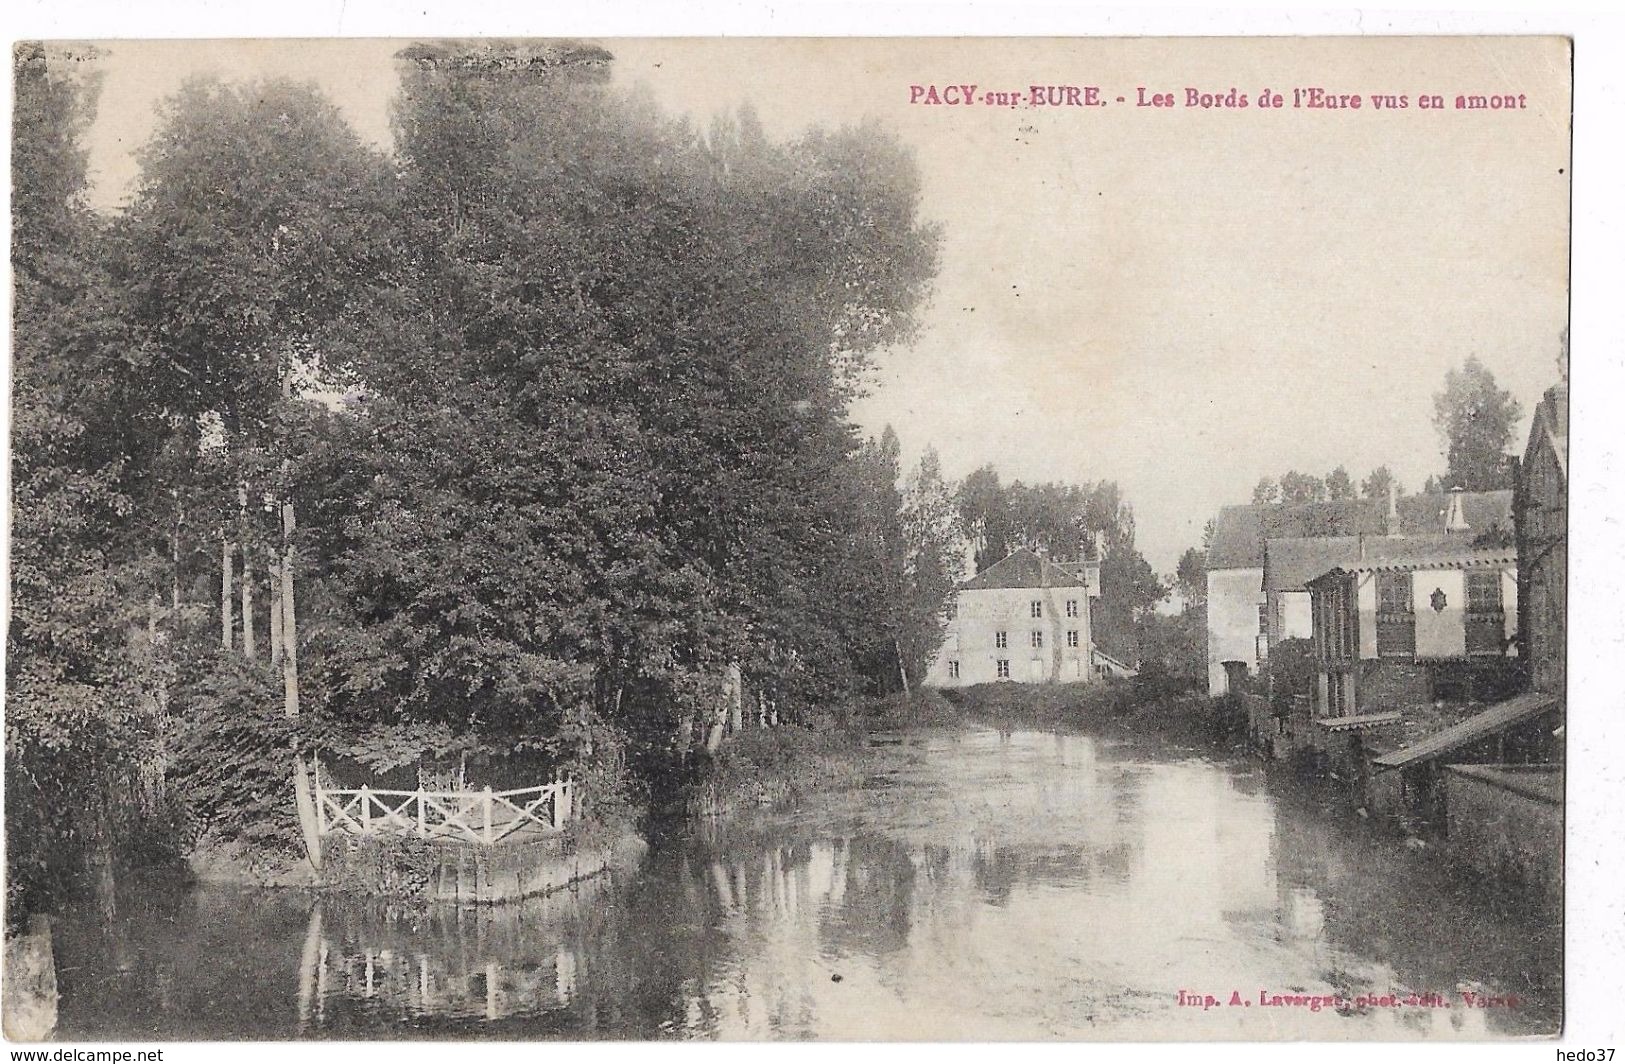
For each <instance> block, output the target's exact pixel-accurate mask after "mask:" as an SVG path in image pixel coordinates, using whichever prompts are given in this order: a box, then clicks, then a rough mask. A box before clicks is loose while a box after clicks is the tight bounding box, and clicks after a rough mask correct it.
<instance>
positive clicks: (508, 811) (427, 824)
mask: <svg viewBox="0 0 1625 1064" xmlns="http://www.w3.org/2000/svg"><path fill="white" fill-rule="evenodd" d="M574 814H575V784H574V783H573V782H572V781H570V780H560V781H557V782H554V783H548V784H544V785H542V786H540V787H521V788H519V789H518V790H512V791H493V790H492V789H491V788H489V787H487V788H485V789H484V790H482V791H426V790H422V789H421V788H420V789H418V790H415V791H375V790H373V789H372V788H370V787H360V788H356V789H353V790H350V789H345V790H329V789H327V788H325V787H323V786H322V785H321V783H320V781H318V782H317V785H316V817H317V821H318V824H319V826H320V830H321V833H322V834H323V835H332V834H335V833H339V834H347V835H405V836H411V837H414V838H420V839H448V840H455V841H458V842H473V843H480V844H483V845H486V846H489V845H492V844H493V843H498V842H501V841H503V840H504V839H507V838H510V837H511V836H514V835H518V834H525V835H534V834H538V833H549V834H551V833H554V832H558V831H562V830H563V829H564V825H565V824H566V823H568V822H569V820H570V818H571V817H572V816H573V815H574Z"/></svg>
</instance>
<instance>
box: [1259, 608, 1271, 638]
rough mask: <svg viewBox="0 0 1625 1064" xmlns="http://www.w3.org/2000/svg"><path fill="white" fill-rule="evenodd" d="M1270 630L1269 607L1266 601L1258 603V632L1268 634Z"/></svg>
mask: <svg viewBox="0 0 1625 1064" xmlns="http://www.w3.org/2000/svg"><path fill="white" fill-rule="evenodd" d="M1269 630H1270V608H1269V604H1268V603H1260V604H1259V607H1258V634H1259V635H1268V634H1269Z"/></svg>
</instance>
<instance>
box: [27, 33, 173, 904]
mask: <svg viewBox="0 0 1625 1064" xmlns="http://www.w3.org/2000/svg"><path fill="white" fill-rule="evenodd" d="M13 69H14V75H15V85H16V107H15V111H14V116H13V122H14V125H13V140H12V174H13V184H14V187H15V188H16V194H15V196H14V198H13V204H12V223H13V227H12V259H11V261H12V270H13V277H14V285H15V288H14V290H13V298H14V304H13V314H14V317H13V326H14V329H13V337H14V342H13V347H12V422H11V431H12V452H11V453H12V460H11V500H10V501H11V557H10V564H11V611H10V617H9V619H8V626H7V632H6V638H7V657H6V662H7V665H6V715H5V716H6V749H7V762H6V788H7V795H6V838H7V852H8V854H9V855H10V858H11V860H10V864H9V875H8V877H7V902H8V908H7V913H8V917H13V916H15V915H16V913H17V912H18V911H20V910H21V909H26V908H28V907H31V906H34V905H36V904H38V899H39V897H40V896H41V895H43V894H45V893H48V892H51V891H54V890H58V889H60V888H61V887H62V886H63V885H64V881H65V880H68V879H74V878H77V877H78V876H79V875H80V874H81V873H82V871H83V870H84V868H85V859H86V858H88V859H89V861H90V864H91V865H92V866H93V867H96V868H97V869H98V870H99V872H100V873H101V878H102V879H104V880H105V879H106V878H107V877H109V876H110V875H111V868H110V864H109V862H110V859H111V857H110V852H109V851H110V847H111V839H112V837H113V836H114V835H115V834H118V833H122V832H123V831H124V828H125V826H126V820H125V814H126V813H127V812H128V811H129V810H130V809H131V807H132V806H133V805H134V804H136V803H135V802H132V799H133V798H137V797H139V795H138V792H139V790H140V786H141V784H142V783H143V780H142V779H141V778H140V774H139V768H140V766H141V764H142V761H143V758H144V755H148V756H149V760H150V755H151V753H152V747H153V741H154V725H155V721H156V716H157V712H156V711H157V706H156V705H155V703H154V702H153V700H152V698H151V697H150V695H151V691H152V690H153V689H154V685H155V681H156V677H157V674H158V673H159V672H160V670H161V667H162V663H163V658H164V655H163V653H162V649H161V647H160V645H159V643H158V641H157V640H156V639H154V638H152V636H153V635H154V630H152V629H149V627H148V626H147V622H148V620H149V603H148V601H147V597H146V596H145V595H139V594H132V592H131V588H132V586H137V585H139V583H140V581H141V577H142V575H143V573H144V572H146V571H148V570H150V565H149V564H148V562H149V561H150V560H149V559H147V558H146V557H144V556H143V554H142V552H141V551H140V550H139V545H138V542H137V539H136V538H135V537H132V536H131V535H130V532H129V524H130V518H131V515H132V513H133V511H134V509H135V501H134V500H135V496H136V495H137V494H138V485H137V480H138V477H139V474H138V466H139V464H140V462H141V461H142V460H143V459H145V458H149V457H150V455H151V447H150V439H151V432H150V431H149V428H148V426H147V425H146V424H145V422H146V420H147V419H146V418H145V417H144V415H143V412H142V411H143V403H142V402H141V395H142V387H143V382H142V380H141V375H140V373H139V365H138V363H139V345H138V344H137V343H135V342H134V340H133V338H132V337H131V336H130V334H129V330H128V329H127V327H126V325H125V323H124V322H123V321H122V320H121V308H120V306H119V303H118V301H117V299H116V298H115V297H114V287H113V285H112V284H111V283H110V282H109V278H108V275H107V271H106V270H105V269H104V264H103V262H102V260H101V258H100V256H99V255H98V254H97V251H96V248H97V246H98V244H99V243H100V242H101V241H102V240H104V239H105V238H106V233H105V227H104V226H103V224H102V223H101V222H100V221H99V220H98V219H96V218H95V217H94V216H93V215H91V213H90V212H89V211H88V210H87V209H86V208H85V206H84V202H83V198H84V189H85V158H84V153H83V151H82V150H81V149H80V147H79V136H80V133H81V132H82V130H83V128H84V127H85V125H86V124H87V122H88V121H89V118H90V115H91V113H92V108H93V103H94V97H95V92H96V85H95V82H94V81H93V80H91V79H88V78H87V77H86V76H85V75H83V74H82V73H81V72H80V70H81V69H82V67H79V66H77V65H76V64H74V63H72V62H69V61H67V60H66V59H65V57H63V56H60V55H57V54H53V53H51V52H48V51H47V50H46V49H44V48H42V47H39V46H29V45H24V46H20V47H19V48H18V49H17V51H16V53H15V56H14V66H13Z"/></svg>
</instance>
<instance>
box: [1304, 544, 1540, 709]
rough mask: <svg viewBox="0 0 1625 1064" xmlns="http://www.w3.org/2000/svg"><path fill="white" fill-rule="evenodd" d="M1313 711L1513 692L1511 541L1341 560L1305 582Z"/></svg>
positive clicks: (1478, 697) (1515, 587) (1515, 603)
mask: <svg viewBox="0 0 1625 1064" xmlns="http://www.w3.org/2000/svg"><path fill="white" fill-rule="evenodd" d="M1309 594H1310V603H1311V612H1312V615H1313V626H1314V647H1315V661H1316V667H1317V673H1318V677H1317V689H1316V693H1315V710H1316V716H1317V717H1318V718H1321V719H1326V718H1335V717H1346V716H1359V715H1361V714H1362V713H1365V712H1367V711H1368V710H1392V709H1395V708H1397V707H1399V706H1403V705H1406V704H1416V703H1424V702H1434V701H1441V700H1442V701H1465V700H1476V701H1493V700H1495V699H1496V698H1498V697H1502V696H1504V695H1505V694H1506V693H1509V688H1510V687H1511V686H1512V684H1513V680H1514V677H1513V675H1512V670H1511V669H1510V668H1509V666H1510V665H1512V664H1515V662H1514V659H1515V658H1516V656H1517V632H1518V562H1517V552H1516V551H1514V550H1512V549H1510V548H1468V549H1465V550H1455V551H1451V552H1449V553H1438V554H1434V555H1431V556H1428V557H1415V558H1391V559H1386V560H1377V561H1365V562H1356V563H1351V564H1348V565H1343V566H1338V567H1337V568H1334V569H1332V570H1331V571H1329V572H1327V573H1325V574H1323V575H1321V576H1319V577H1316V578H1315V579H1313V580H1311V581H1309Z"/></svg>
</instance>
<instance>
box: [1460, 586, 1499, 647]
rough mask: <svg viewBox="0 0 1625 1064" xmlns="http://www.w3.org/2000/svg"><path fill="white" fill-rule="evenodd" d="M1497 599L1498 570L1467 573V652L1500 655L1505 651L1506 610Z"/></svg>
mask: <svg viewBox="0 0 1625 1064" xmlns="http://www.w3.org/2000/svg"><path fill="white" fill-rule="evenodd" d="M1504 608H1505V607H1504V606H1503V604H1502V601H1501V571H1500V570H1499V569H1492V570H1490V571H1489V572H1469V573H1468V574H1467V653H1469V654H1486V655H1487V654H1494V655H1500V654H1503V653H1505V651H1506V614H1505V613H1504V612H1503V611H1504Z"/></svg>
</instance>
